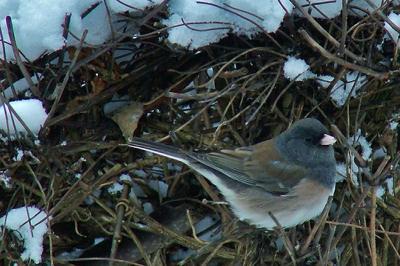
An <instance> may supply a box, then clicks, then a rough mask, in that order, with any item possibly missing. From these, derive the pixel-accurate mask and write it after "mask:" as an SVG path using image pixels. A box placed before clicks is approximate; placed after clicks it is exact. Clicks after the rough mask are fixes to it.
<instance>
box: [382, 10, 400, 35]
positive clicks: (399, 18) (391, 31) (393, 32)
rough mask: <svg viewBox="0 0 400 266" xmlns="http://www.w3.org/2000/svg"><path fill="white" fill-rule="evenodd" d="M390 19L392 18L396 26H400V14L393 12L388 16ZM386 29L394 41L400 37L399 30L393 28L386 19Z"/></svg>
mask: <svg viewBox="0 0 400 266" xmlns="http://www.w3.org/2000/svg"><path fill="white" fill-rule="evenodd" d="M388 19H390V20H391V21H392V22H393V23H394V24H395V25H396V26H398V27H400V15H397V14H396V13H394V12H391V13H390V14H389V16H388ZM385 29H386V31H387V32H388V34H389V35H390V37H391V38H392V39H393V41H395V42H397V41H398V39H399V33H398V32H397V30H395V29H394V28H392V26H390V25H389V23H387V22H386V21H385Z"/></svg>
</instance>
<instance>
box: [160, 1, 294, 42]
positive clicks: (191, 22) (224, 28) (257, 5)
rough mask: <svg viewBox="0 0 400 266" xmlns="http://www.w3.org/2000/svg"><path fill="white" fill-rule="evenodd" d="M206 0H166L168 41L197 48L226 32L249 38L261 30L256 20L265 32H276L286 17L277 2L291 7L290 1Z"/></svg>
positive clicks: (225, 34)
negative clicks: (204, 0) (202, 0)
mask: <svg viewBox="0 0 400 266" xmlns="http://www.w3.org/2000/svg"><path fill="white" fill-rule="evenodd" d="M207 3H209V4H202V3H198V2H197V1H196V0H185V1H182V0H171V1H169V2H168V6H169V10H170V13H171V15H170V17H169V18H167V19H165V20H163V21H162V22H163V24H165V25H166V26H168V27H171V28H170V29H169V31H168V33H169V35H168V40H169V41H170V42H171V43H175V44H179V45H181V46H183V47H188V48H189V49H197V48H199V47H202V46H205V45H208V44H210V43H213V42H217V41H219V40H220V39H222V38H223V37H225V36H227V34H228V32H234V33H236V34H238V35H246V36H249V37H250V36H251V35H253V34H255V33H257V32H260V31H261V29H259V28H258V27H257V26H256V25H255V23H256V24H259V25H260V26H261V27H262V29H263V30H265V31H267V32H275V31H276V30H277V29H278V28H279V26H280V24H281V22H282V20H283V17H284V16H285V10H284V9H283V8H282V7H281V5H280V3H281V4H282V5H283V6H284V7H285V8H286V10H287V11H288V12H289V13H290V12H291V11H292V9H293V6H292V4H291V3H290V1H289V0H281V1H279V2H277V1H275V0H264V1H254V0H241V1H237V0H225V1H217V0H209V1H207ZM215 5H217V6H215ZM230 7H233V8H230ZM246 12H248V13H246ZM235 13H236V14H235ZM238 14H239V15H238ZM243 17H244V18H243ZM245 18H247V19H245ZM249 20H251V21H253V22H255V23H252V22H250V21H249Z"/></svg>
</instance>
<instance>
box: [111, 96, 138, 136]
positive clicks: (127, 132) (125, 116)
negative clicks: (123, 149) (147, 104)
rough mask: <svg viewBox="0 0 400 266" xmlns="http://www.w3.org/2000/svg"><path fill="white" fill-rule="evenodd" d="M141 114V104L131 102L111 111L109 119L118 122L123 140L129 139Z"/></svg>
mask: <svg viewBox="0 0 400 266" xmlns="http://www.w3.org/2000/svg"><path fill="white" fill-rule="evenodd" d="M142 115H143V104H142V103H138V102H131V103H130V104H128V105H125V106H123V107H121V108H119V109H117V110H116V111H115V112H113V114H112V115H111V119H112V120H114V122H115V123H117V124H118V126H119V128H120V129H121V131H122V135H123V136H124V138H125V140H126V141H130V139H131V138H132V136H133V133H134V132H135V130H136V128H137V125H138V122H139V119H140V118H141V117H142Z"/></svg>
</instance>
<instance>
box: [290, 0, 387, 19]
mask: <svg viewBox="0 0 400 266" xmlns="http://www.w3.org/2000/svg"><path fill="white" fill-rule="evenodd" d="M371 2H372V3H373V4H374V5H375V6H376V7H380V6H381V4H382V0H371ZM298 3H299V4H300V5H301V6H302V7H303V8H304V9H305V10H306V11H307V12H308V13H309V14H310V15H311V16H313V17H315V18H322V19H324V18H327V19H330V18H334V17H336V16H338V15H340V12H341V11H342V0H334V1H331V0H298ZM348 4H349V5H350V6H349V7H350V8H349V11H350V12H349V13H350V14H351V15H356V16H360V17H362V16H366V15H368V13H366V12H364V11H362V10H366V11H367V12H372V11H374V10H375V8H373V7H372V6H371V5H369V4H368V3H367V2H366V1H365V0H353V1H348ZM360 8H361V9H362V10H360ZM295 14H297V15H300V16H303V15H302V13H301V12H300V11H299V10H297V9H296V10H295Z"/></svg>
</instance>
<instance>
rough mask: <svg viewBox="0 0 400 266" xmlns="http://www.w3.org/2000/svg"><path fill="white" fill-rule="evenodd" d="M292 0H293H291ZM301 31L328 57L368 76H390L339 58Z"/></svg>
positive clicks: (302, 34) (384, 77)
mask: <svg viewBox="0 0 400 266" xmlns="http://www.w3.org/2000/svg"><path fill="white" fill-rule="evenodd" d="M291 1H292V0H291ZM299 33H300V35H301V36H302V37H303V38H304V39H305V40H306V41H307V42H308V43H309V44H310V45H311V46H312V47H314V48H315V49H316V50H318V52H319V53H320V54H321V55H322V56H324V57H326V58H327V59H329V60H331V61H333V62H335V63H337V64H339V65H342V66H344V67H346V68H349V69H352V70H356V71H359V72H361V73H364V74H366V75H368V76H372V77H374V78H377V79H381V80H382V79H387V78H388V77H389V73H387V72H386V73H379V72H376V71H374V70H372V69H370V68H367V67H364V66H360V65H356V64H353V63H350V62H347V61H346V60H344V59H342V58H339V57H337V56H335V55H333V54H331V53H330V52H328V51H327V50H325V48H323V47H322V46H321V45H319V44H318V43H317V42H316V41H315V40H314V39H313V38H312V37H311V36H310V35H309V34H308V33H307V32H306V31H305V30H303V29H299Z"/></svg>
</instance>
